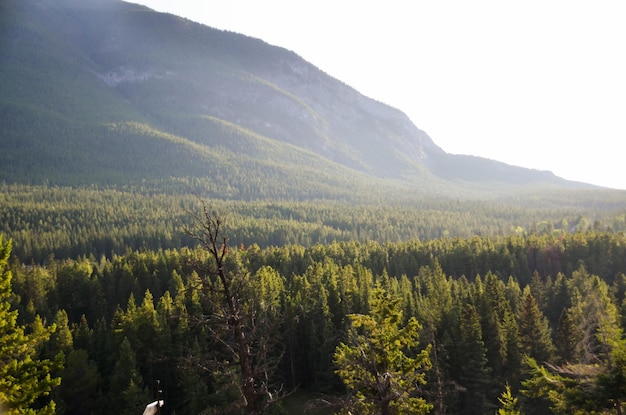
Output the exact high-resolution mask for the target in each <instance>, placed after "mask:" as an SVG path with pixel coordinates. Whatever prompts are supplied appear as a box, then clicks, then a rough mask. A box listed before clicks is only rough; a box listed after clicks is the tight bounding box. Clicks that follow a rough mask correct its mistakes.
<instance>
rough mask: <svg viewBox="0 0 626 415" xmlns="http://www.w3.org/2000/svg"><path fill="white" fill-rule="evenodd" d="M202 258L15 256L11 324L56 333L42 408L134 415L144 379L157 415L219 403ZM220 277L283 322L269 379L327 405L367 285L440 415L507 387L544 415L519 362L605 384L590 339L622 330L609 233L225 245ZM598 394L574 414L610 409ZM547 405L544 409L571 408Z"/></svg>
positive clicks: (602, 345) (366, 299)
mask: <svg viewBox="0 0 626 415" xmlns="http://www.w3.org/2000/svg"><path fill="white" fill-rule="evenodd" d="M208 260H209V259H208V255H207V252H206V251H205V250H202V249H199V248H193V249H189V248H182V249H160V250H142V251H136V250H129V251H128V252H126V253H124V254H123V255H113V256H112V257H111V258H107V257H105V256H101V257H95V256H87V257H80V258H77V259H64V260H55V259H54V258H50V259H48V260H47V261H46V263H45V264H44V265H28V264H22V263H21V262H20V260H19V259H18V258H17V257H14V259H13V261H12V262H11V264H10V270H11V272H12V274H13V281H12V285H13V291H14V294H15V295H14V297H13V299H12V303H13V305H14V307H15V308H16V309H17V310H18V311H19V320H20V324H23V325H26V326H28V325H31V324H33V322H35V321H36V320H37V319H38V318H39V317H37V316H40V317H41V319H42V321H43V322H45V323H46V324H48V325H50V324H52V323H54V324H55V325H56V332H55V333H54V334H53V335H52V337H51V340H50V342H48V344H47V345H46V346H45V347H43V348H41V350H40V356H39V357H40V358H41V359H51V358H53V357H55V356H58V355H59V352H62V353H63V356H64V360H65V362H64V367H63V369H56V370H57V371H56V372H55V373H54V375H56V376H59V377H61V379H62V383H61V385H60V386H59V387H58V388H57V389H56V390H55V392H54V393H53V398H54V399H55V401H56V402H57V413H60V414H84V413H90V412H91V413H93V414H98V413H129V414H132V413H138V411H140V410H141V409H140V407H141V405H143V404H145V402H147V401H149V400H150V399H151V396H152V388H153V385H154V381H155V380H156V379H160V380H161V382H162V387H163V388H164V393H165V398H166V400H167V402H168V405H167V411H166V412H167V413H174V412H175V413H177V414H197V413H200V412H201V411H202V410H204V409H206V408H208V407H211V406H216V405H219V404H222V403H224V402H225V401H228V399H230V398H229V396H227V395H224V394H222V393H221V392H220V391H221V390H222V389H221V388H220V384H219V382H218V379H219V378H218V377H217V376H216V375H215V373H211V371H210V370H209V371H206V370H201V369H200V367H199V366H198V365H195V364H194V362H197V361H198V360H197V358H198V357H202V356H206V355H208V354H209V353H210V351H211V350H212V349H214V348H215V347H216V345H215V344H214V343H212V341H211V328H210V327H207V325H206V324H200V323H201V322H202V321H205V320H203V319H204V317H203V316H206V315H210V310H211V307H212V305H211V304H212V301H211V300H210V299H211V295H212V294H211V292H210V291H206V290H203V289H202V284H201V281H202V278H203V276H202V275H201V273H200V274H199V270H198V267H197V264H198V263H205V262H206V261H208ZM228 266H229V267H234V268H236V269H238V270H239V271H240V272H242V273H243V275H247V278H248V279H249V280H250V281H254V284H255V285H254V286H255V287H256V290H257V291H258V292H262V293H264V294H263V296H265V297H266V298H271V299H272V301H274V302H275V303H276V306H277V307H278V309H279V310H280V312H281V314H282V315H283V316H286V320H285V323H284V324H285V327H284V328H283V329H281V332H282V333H284V334H285V337H284V341H283V343H284V345H283V347H284V353H282V354H280V356H281V361H280V364H279V366H278V371H277V379H278V380H279V381H280V382H281V383H282V384H284V385H285V387H286V388H287V389H290V388H292V387H296V386H298V387H299V388H300V389H302V390H306V391H314V392H315V393H319V394H322V393H323V394H330V395H335V396H336V395H341V394H342V393H343V386H342V384H341V382H340V380H339V378H338V377H337V376H336V375H335V373H334V370H335V365H334V363H333V353H334V351H335V349H336V347H337V345H338V344H340V343H341V342H344V341H345V340H346V324H347V323H348V321H349V317H348V316H350V315H353V314H355V313H357V314H364V315H366V314H368V313H369V312H370V301H371V293H372V292H374V291H375V289H376V287H383V288H384V289H385V290H386V291H387V292H389V293H390V294H391V295H392V296H394V297H395V298H399V299H400V307H401V309H402V311H403V319H404V321H405V322H408V321H409V319H411V318H416V319H417V321H419V322H420V323H421V327H422V329H421V332H420V342H421V343H422V344H421V347H420V350H422V349H426V348H427V347H429V350H430V360H431V362H432V368H431V369H430V370H429V371H428V372H427V373H426V378H425V379H426V385H425V386H424V387H423V388H422V394H423V397H424V398H425V399H426V401H427V402H429V403H430V404H431V405H432V406H433V411H432V413H439V414H442V413H448V414H455V413H463V414H473V413H476V414H484V413H493V412H494V411H495V409H496V408H497V406H498V405H499V402H498V397H499V396H500V394H501V393H502V392H504V391H505V387H506V385H507V384H508V385H510V387H511V388H512V391H513V392H512V393H513V394H514V395H515V396H518V397H519V399H520V403H521V404H522V405H523V407H524V408H525V410H526V412H527V413H550V412H549V409H548V408H549V406H550V404H552V406H553V407H555V408H557V406H558V405H556V404H555V403H554V402H552V401H550V402H549V401H546V400H545V399H543V398H539V397H533V395H532V394H531V393H530V392H528V391H530V390H537V389H538V388H539V386H536V385H537V384H539V383H540V382H539V380H540V376H539V375H537V373H539V368H535V371H534V372H533V368H532V362H533V361H536V362H539V363H538V364H539V365H541V364H542V363H543V362H548V363H550V364H551V365H552V366H551V367H554V368H557V367H565V366H564V365H566V364H568V363H576V364H578V365H579V366H578V367H582V366H581V365H595V366H594V367H595V368H596V369H594V370H595V372H594V373H597V372H600V375H602V376H604V377H603V378H602V379H605V378H607V376H608V375H609V374H610V373H613V372H603V371H602V370H603V368H605V366H606V362H607V356H608V352H607V350H608V347H609V346H608V341H605V340H602V339H603V337H601V336H597V334H598V333H604V332H603V331H602V330H605V329H606V327H609V326H610V327H613V328H614V329H619V328H623V326H624V325H625V321H626V318H625V317H624V315H625V313H624V305H623V304H625V303H624V296H625V293H626V276H625V274H626V236H624V234H623V233H610V232H604V231H602V232H600V231H589V232H584V233H583V232H577V233H573V234H570V233H560V234H554V233H547V234H544V235H527V236H524V235H511V236H506V237H473V238H465V239H460V238H440V239H435V240H429V241H423V242H420V241H417V240H413V241H407V242H387V243H378V242H373V241H369V242H358V241H349V242H333V243H329V244H314V245H311V246H310V247H305V246H302V245H297V244H288V245H285V246H282V247H272V246H270V247H266V248H261V247H259V246H258V245H254V244H253V245H245V246H244V245H240V246H231V249H230V250H229V251H228ZM265 297H264V298H265ZM205 322H206V321H205ZM428 345H430V346H428ZM611 350H612V349H611ZM525 357H529V358H531V359H525ZM200 361H201V359H200ZM585 367H587V366H585ZM589 367H591V366H589ZM600 375H598V376H600ZM529 379H530V380H535V386H533V384H529V383H528V380H529ZM611 379H612V378H611ZM600 384H601V383H598V385H600ZM594 385H596V384H595V383H594ZM621 387H622V388H623V385H622V386H621ZM521 390H527V392H526V394H525V395H522V393H521V392H520V391H521ZM613 395H614V394H613ZM537 396H539V395H537ZM601 396H602V395H598V396H596V397H595V398H594V400H591V401H589V400H587V402H586V404H585V405H587V406H586V407H585V409H584V410H582V412H580V413H603V412H602V411H607V412H605V413H615V412H610V409H606V408H604V406H606V405H609V404H608V403H607V402H608V401H607V400H606V399H604V398H601ZM603 399H604V400H603ZM607 399H608V398H607ZM612 399H616V396H615V395H614V396H613V398H612ZM500 402H502V401H500ZM611 402H613V403H612V405H613V404H615V402H614V401H611ZM559 404H560V405H561V406H558V407H559V408H561V409H558V410H557V409H554V411H555V412H556V413H576V412H575V411H574V410H572V408H573V407H572V406H567V405H565V404H563V403H559ZM617 404H619V405H621V403H619V402H618V403H617ZM563 405H565V406H563ZM594 405H595V406H594ZM563 408H565V409H563ZM590 408H591V409H590ZM578 410H580V409H578ZM613 410H614V409H613ZM559 411H560V412H559ZM568 411H569V412H568Z"/></svg>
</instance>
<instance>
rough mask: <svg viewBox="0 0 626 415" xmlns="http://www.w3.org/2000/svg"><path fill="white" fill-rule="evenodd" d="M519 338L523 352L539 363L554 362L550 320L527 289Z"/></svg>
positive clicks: (521, 315)
mask: <svg viewBox="0 0 626 415" xmlns="http://www.w3.org/2000/svg"><path fill="white" fill-rule="evenodd" d="M519 338H520V346H521V352H522V353H524V354H526V355H528V356H530V357H532V358H533V359H535V360H537V361H539V362H547V361H550V360H552V357H553V353H554V345H553V343H552V338H551V333H550V326H549V324H548V319H547V318H546V317H545V316H544V315H543V313H542V312H541V310H540V309H539V306H538V305H537V303H536V302H535V297H534V296H533V295H532V293H531V292H530V289H528V287H526V288H525V289H524V299H523V303H522V310H521V312H520V317H519Z"/></svg>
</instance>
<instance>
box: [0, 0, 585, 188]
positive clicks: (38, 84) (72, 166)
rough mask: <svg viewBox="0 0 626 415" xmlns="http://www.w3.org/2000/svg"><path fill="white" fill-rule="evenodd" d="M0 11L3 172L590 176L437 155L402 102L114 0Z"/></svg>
mask: <svg viewBox="0 0 626 415" xmlns="http://www.w3.org/2000/svg"><path fill="white" fill-rule="evenodd" d="M0 19H1V20H0V181H3V182H6V183H29V184H40V183H48V184H54V185H70V186H76V185H93V184H95V185H122V186H123V185H129V184H147V185H157V184H158V185H159V186H168V188H169V189H187V190H189V189H193V190H198V189H201V191H202V192H204V193H205V194H208V195H213V196H220V197H224V198H240V199H255V198H281V199H303V198H309V199H310V198H349V197H351V196H352V195H354V194H360V195H375V196H378V197H381V198H388V197H392V196H395V195H402V194H404V195H406V194H407V193H412V192H418V193H419V192H439V193H442V192H443V193H446V194H455V193H456V194H462V193H472V192H476V191H488V192H506V191H511V189H524V190H525V191H528V190H533V189H575V188H576V189H577V188H593V186H591V185H586V184H583V183H576V182H570V181H567V180H564V179H562V178H559V177H556V176H555V175H554V174H552V173H551V172H548V171H538V170H531V169H525V168H521V167H516V166H511V165H507V164H504V163H501V162H498V161H494V160H489V159H485V158H481V157H475V156H465V155H455V154H448V153H446V152H445V151H444V150H443V149H441V148H440V147H439V146H438V145H437V144H436V143H435V142H434V141H433V140H432V139H431V138H430V137H429V136H428V135H427V134H426V133H425V132H424V131H422V130H420V129H419V128H418V127H416V126H415V125H414V124H413V123H412V122H411V120H410V119H409V118H408V117H407V116H406V115H405V114H404V113H403V112H402V111H400V110H398V109H396V108H392V107H390V106H388V105H385V104H384V103H381V102H378V101H376V100H375V99H372V98H369V97H366V96H364V95H362V94H361V93H359V92H358V91H357V90H355V89H353V88H351V87H350V86H348V85H347V84H345V83H343V82H341V81H340V80H337V79H335V78H333V77H332V76H331V75H330V74H326V73H324V72H323V71H321V70H319V69H318V68H316V67H315V66H314V65H312V64H311V63H309V62H307V61H305V60H304V59H302V58H301V57H300V56H298V55H297V54H296V53H294V52H292V51H289V50H286V49H283V48H280V47H276V46H272V45H269V44H267V43H266V42H264V41H262V40H260V39H255V38H251V37H247V36H244V35H241V34H237V33H232V32H226V31H221V30H217V29H213V28H210V27H207V26H204V25H201V24H199V23H195V22H192V21H190V20H187V19H184V18H180V17H177V16H174V15H170V14H164V13H158V12H155V11H153V10H151V9H149V8H146V7H144V6H140V5H136V4H132V3H126V2H122V1H119V0H3V2H2V3H1V4H0ZM503 140H504V139H503Z"/></svg>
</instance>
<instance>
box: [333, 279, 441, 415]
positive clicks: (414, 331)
mask: <svg viewBox="0 0 626 415" xmlns="http://www.w3.org/2000/svg"><path fill="white" fill-rule="evenodd" d="M348 317H349V319H350V327H349V331H348V341H347V343H340V344H339V345H338V346H337V348H336V350H335V355H334V361H335V364H336V365H337V368H338V369H337V370H336V371H335V373H336V374H337V375H339V377H341V379H342V380H343V382H344V384H345V385H346V387H347V388H348V391H349V392H350V395H349V399H348V402H347V404H346V407H345V408H344V413H359V414H363V415H366V414H381V415H391V414H425V413H428V412H429V411H430V409H431V408H432V405H430V404H428V403H426V401H425V400H424V398H422V397H421V396H420V394H421V391H420V390H421V387H422V385H424V384H425V380H424V379H425V371H426V370H428V369H429V368H430V358H429V353H430V346H428V347H427V348H426V349H424V350H422V351H420V352H419V353H417V354H416V355H415V357H411V354H410V352H411V350H412V349H413V348H415V347H416V346H417V345H418V341H419V331H420V329H421V327H420V324H419V323H418V322H417V320H416V319H415V318H410V319H409V320H408V322H407V324H406V326H404V327H401V323H402V311H401V310H400V300H399V299H398V298H392V297H391V296H390V294H389V293H388V292H386V291H385V290H383V289H381V288H379V287H378V288H375V289H374V290H373V292H372V296H371V298H370V314H369V315H363V314H351V315H349V316H348Z"/></svg>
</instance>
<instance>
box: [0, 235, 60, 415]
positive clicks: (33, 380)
mask: <svg viewBox="0 0 626 415" xmlns="http://www.w3.org/2000/svg"><path fill="white" fill-rule="evenodd" d="M10 253H11V241H8V242H6V243H3V241H2V235H0V412H1V413H2V414H5V415H22V414H23V415H34V414H38V415H51V414H54V413H55V407H56V404H55V402H54V401H52V400H48V401H47V402H46V401H45V398H46V397H47V396H49V394H50V392H51V391H52V389H53V388H54V387H56V386H57V385H58V384H59V383H60V379H59V378H53V377H52V376H51V374H50V373H51V370H53V369H54V368H56V367H58V363H55V362H53V361H50V360H40V359H39V358H38V351H39V350H40V348H41V347H40V346H41V345H42V344H44V343H45V342H47V341H48V340H49V338H50V335H51V334H52V333H53V332H54V329H55V327H54V326H51V327H49V328H44V327H43V325H42V324H41V320H40V319H36V320H35V323H36V326H34V327H32V328H31V330H30V333H28V332H27V330H26V328H25V327H23V326H20V325H18V324H17V317H18V312H17V311H16V310H12V307H11V303H10V300H11V297H12V289H11V278H12V275H11V272H10V271H9V270H8V269H7V266H8V260H9V255H10ZM42 402H43V403H42Z"/></svg>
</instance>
